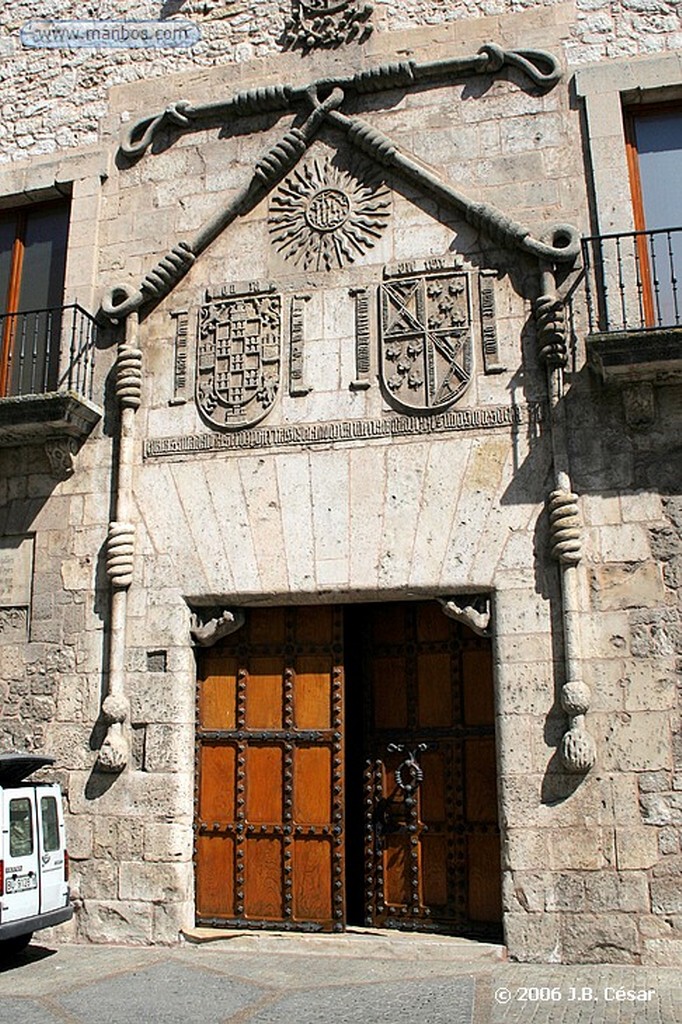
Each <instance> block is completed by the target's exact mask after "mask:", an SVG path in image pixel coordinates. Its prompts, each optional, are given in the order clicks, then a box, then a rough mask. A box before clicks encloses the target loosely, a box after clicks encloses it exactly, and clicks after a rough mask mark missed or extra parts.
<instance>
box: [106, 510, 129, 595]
mask: <svg viewBox="0 0 682 1024" xmlns="http://www.w3.org/2000/svg"><path fill="white" fill-rule="evenodd" d="M134 550H135V526H134V524H133V523H121V522H112V523H109V534H108V536H107V576H108V577H109V579H110V580H111V585H112V587H120V588H127V587H129V586H130V584H131V583H132V581H133V554H134Z"/></svg>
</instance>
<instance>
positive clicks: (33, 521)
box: [0, 0, 682, 964]
mask: <svg viewBox="0 0 682 1024" xmlns="http://www.w3.org/2000/svg"><path fill="white" fill-rule="evenodd" d="M67 6H68V7H69V8H70V9H69V10H68V11H66V12H65V9H64V5H63V4H61V5H59V11H58V12H57V11H55V12H51V11H50V10H49V9H48V10H46V12H45V17H49V16H51V14H52V13H54V15H55V17H57V16H59V17H67V16H69V17H71V16H72V17H79V16H81V15H82V14H83V12H82V10H81V9H80V8H79V6H78V5H67ZM314 6H316V5H312V4H302V3H301V4H292V5H289V4H284V5H268V4H265V5H264V6H263V10H262V11H261V10H260V9H259V13H258V16H257V17H255V16H254V15H253V14H252V12H251V11H250V9H247V8H246V6H245V5H241V4H240V3H234V4H229V5H224V4H205V5H201V10H199V5H192V4H186V5H185V6H184V8H183V10H182V12H181V13H182V15H183V17H187V18H190V19H196V21H197V23H198V24H199V25H200V27H201V30H202V41H201V43H200V44H198V45H197V46H196V47H193V48H192V49H191V50H187V51H183V50H178V51H176V52H173V55H172V57H169V56H168V54H164V53H163V52H162V51H152V50H150V51H137V52H135V53H134V58H133V56H131V54H132V53H133V51H131V52H129V53H125V52H124V51H121V50H111V51H105V50H101V51H96V52H88V53H85V55H83V54H84V51H81V52H80V53H79V52H78V51H75V50H72V51H69V50H64V51H56V52H57V54H58V60H57V61H56V62H55V64H54V65H51V66H50V67H51V68H52V67H54V72H53V71H52V70H49V73H48V72H47V71H46V74H45V75H44V76H43V75H42V71H45V70H46V68H47V66H48V63H49V62H48V57H49V56H50V52H51V51H41V50H39V49H28V48H22V47H21V45H20V43H19V42H18V36H17V30H18V27H19V26H20V25H21V24H22V22H23V21H25V20H28V19H29V17H32V12H29V11H28V10H24V7H25V5H24V4H22V3H21V2H19V3H17V4H14V5H13V6H12V10H11V11H9V10H7V11H6V12H4V13H2V14H0V31H2V35H0V50H2V52H3V55H4V59H5V63H4V65H3V66H4V67H6V68H10V69H11V74H12V78H11V79H10V80H9V85H8V89H9V92H10V94H11V96H10V100H11V102H12V103H13V104H16V106H15V107H14V113H13V114H12V116H11V117H7V118H6V119H5V122H4V127H3V129H2V135H0V149H1V152H2V157H1V158H2V159H3V160H4V163H3V164H2V165H0V197H1V199H2V202H1V204H0V218H1V217H2V216H3V212H4V211H7V210H10V211H13V210H15V209H16V208H19V207H23V206H25V205H26V204H27V203H28V202H30V203H32V204H34V203H36V204H37V203H39V202H42V201H47V200H49V201H52V200H56V199H58V198H59V197H60V196H67V197H68V200H69V203H70V214H69V216H70V229H69V243H68V253H67V259H66V267H65V289H64V303H65V304H66V303H68V302H71V301H73V300H75V299H77V300H78V302H79V304H80V305H81V306H82V307H83V308H84V309H85V310H86V311H87V312H88V313H91V314H93V316H94V315H95V314H97V317H96V322H97V325H98V328H97V330H98V334H97V338H98V340H97V351H96V361H95V370H94V387H93V391H92V395H91V396H89V395H81V396H77V397H79V400H80V399H82V403H83V409H84V410H86V411H85V412H83V413H82V416H81V418H82V427H79V429H78V430H76V428H75V427H74V426H73V424H72V422H71V421H70V422H68V423H67V422H65V421H63V420H60V421H59V422H55V421H53V420H50V421H49V423H48V421H46V419H45V417H43V420H42V421H41V424H40V428H39V429H38V427H36V426H35V424H31V423H29V424H28V425H22V426H21V430H20V429H19V428H18V427H17V425H16V424H14V425H13V426H12V428H11V429H10V426H9V425H8V426H7V430H6V433H5V434H2V430H3V429H5V428H4V427H3V424H2V423H0V443H1V444H2V447H0V534H1V537H0V561H1V564H2V566H3V572H4V576H3V580H2V581H0V707H1V708H2V715H1V717H0V745H1V746H2V747H3V748H6V749H28V750H41V751H46V752H48V753H50V754H52V755H54V756H55V757H56V759H57V766H56V767H57V773H58V776H59V779H60V781H61V783H62V786H63V789H64V792H65V795H66V804H67V807H66V809H67V832H68V836H69V849H70V856H71V865H72V888H73V896H74V900H75V902H76V907H77V913H76V916H75V919H74V922H73V924H72V925H70V926H69V928H70V929H71V930H70V931H68V929H61V931H60V934H62V935H65V934H68V935H69V936H70V937H71V938H75V939H78V940H82V941H92V942H114V941H126V942H137V943H173V942H176V941H177V940H178V936H179V934H180V932H181V931H182V930H183V929H188V928H191V927H192V926H193V925H194V924H195V922H196V921H197V920H200V921H202V922H208V923H212V924H221V925H224V926H227V927H234V926H241V927H276V928H287V927H291V928H306V929H307V928H323V929H328V930H334V929H335V930H340V929H343V928H344V927H345V926H346V925H347V924H348V923H359V922H362V921H363V920H364V921H367V922H368V923H371V924H378V925H380V926H386V927H397V928H410V927H418V928H419V929H423V930H430V929H432V928H434V929H435V928H438V927H442V928H444V929H446V930H450V931H454V932H460V933H463V934H472V933H473V934H479V935H483V934H486V935H491V934H492V935H498V936H503V938H504V941H505V942H506V944H507V946H508V949H509V953H510V956H511V957H513V958H516V959H519V960H529V961H553V962H557V961H561V962H595V961H600V960H607V961H610V962H615V963H632V964H637V963H665V964H674V963H680V961H681V958H682V932H681V931H680V922H681V921H682V917H681V915H680V907H679V897H678V893H679V883H680V857H681V852H680V839H681V836H682V818H681V815H682V783H681V781H680V780H681V778H682V775H681V774H680V773H681V763H682V762H681V758H682V746H681V740H680V692H681V691H680V687H679V668H680V656H681V653H682V652H681V651H680V639H681V637H682V630H681V626H680V580H681V578H682V575H681V572H680V565H681V564H682V563H681V561H680V559H681V558H682V555H681V553H680V526H681V522H682V509H681V507H680V499H679V482H680V481H679V468H678V467H679V454H680V442H679V437H680V427H681V426H682V424H681V423H680V418H681V416H680V410H681V408H682V403H680V401H679V397H680V396H679V388H680V383H679V379H678V377H677V376H676V374H675V372H672V373H671V372H669V367H666V371H665V373H660V374H659V375H658V376H657V375H656V373H655V368H654V370H653V371H652V376H651V377H650V378H648V379H647V380H646V381H645V382H644V388H643V389H642V387H640V385H639V384H638V383H637V382H635V385H633V384H632V381H629V382H628V387H632V386H635V387H636V388H637V389H638V390H636V391H632V390H629V391H628V390H627V389H625V391H624V390H623V387H621V386H620V385H619V384H618V383H617V382H616V383H613V382H611V381H607V382H606V383H605V382H604V380H602V379H601V378H600V377H599V376H598V375H597V374H596V373H594V372H593V371H592V370H591V369H590V368H589V367H588V365H587V356H586V351H587V340H588V336H589V332H590V327H589V322H590V321H589V319H588V316H589V313H590V310H589V308H588V302H587V297H586V292H585V281H584V277H585V275H584V273H583V263H582V260H583V255H582V252H583V250H582V247H581V236H587V235H591V234H593V233H594V232H596V231H597V230H600V231H602V232H604V233H606V232H607V231H608V230H609V228H612V229H613V230H614V231H615V230H618V231H621V230H622V231H623V232H626V231H628V230H630V229H631V228H632V226H633V224H634V221H633V219H632V218H633V214H632V204H631V200H630V198H629V197H626V199H627V204H626V205H627V212H624V209H625V208H624V207H623V202H624V201H625V200H624V192H623V189H624V188H625V185H627V162H626V156H625V141H624V137H623V127H622V118H621V116H620V107H619V104H620V103H621V102H625V103H627V102H629V98H630V97H631V96H632V95H633V93H634V91H635V90H636V89H637V87H638V82H639V81H641V82H642V83H643V86H642V88H643V89H645V99H647V98H651V99H652V100H655V101H656V102H661V101H670V102H678V101H679V97H680V95H682V78H680V73H679V57H678V51H679V45H680V39H681V38H682V37H681V36H680V30H681V26H680V16H679V12H678V11H677V10H676V9H674V8H675V5H672V4H669V5H667V7H666V11H665V12H663V11H661V12H660V16H659V17H658V18H657V19H656V20H655V22H654V20H652V19H653V15H652V14H650V13H648V12H639V13H637V12H634V11H632V10H631V9H630V8H626V6H624V5H618V4H609V5H606V4H603V5H599V4H597V5H595V4H590V8H589V11H588V10H587V9H586V8H583V7H582V6H580V5H578V7H577V8H576V7H575V5H573V4H565V3H546V4H541V5H537V4H534V5H517V4H514V5H510V4H507V3H505V2H500V3H499V4H492V5H491V4H488V3H485V4H484V3H481V4H467V5H466V9H465V7H464V5H458V4H453V5H449V6H448V9H447V11H445V9H444V7H443V5H442V4H437V3H433V4H430V3H426V2H423V3H422V2H419V3H407V2H403V3H400V4H397V3H388V2H384V0H375V2H374V3H373V4H372V5H371V8H372V9H371V11H366V7H367V6H369V5H362V4H354V3H352V4H346V5H345V7H344V9H345V8H348V9H349V10H350V9H351V8H352V10H353V11H354V12H355V13H356V14H358V17H357V18H355V19H354V18H353V17H349V19H347V20H346V21H345V22H344V26H345V27H340V25H339V23H338V22H334V23H333V24H332V23H331V22H329V23H328V22H325V21H324V18H325V17H327V15H326V14H324V12H321V13H320V12H318V14H317V15H316V17H318V18H321V19H322V20H321V21H319V23H317V22H316V23H315V24H317V28H315V29H314V30H313V29H311V25H312V22H311V23H310V25H309V24H308V21H307V20H306V19H309V18H310V17H311V16H312V14H311V11H310V10H309V8H312V7H314ZM317 6H320V7H322V6H324V5H317ZM663 6H666V5H665V4H664V5H663ZM142 7H143V8H144V10H141V9H140V5H139V4H137V5H135V11H134V12H133V11H132V7H131V5H128V4H126V3H121V4H117V5H116V11H115V12H111V14H112V16H114V14H115V16H116V17H117V18H125V17H138V18H139V17H150V18H151V17H157V16H158V14H159V12H158V10H157V7H156V6H155V5H153V4H146V5H145V4H143V5H142ZM48 8H49V5H48ZM271 8H272V9H271ZM285 8H286V12H285V11H284V9H285ZM512 8H513V9H512ZM304 9H305V10H304ZM358 12H360V13H362V12H364V13H362V18H364V19H365V20H362V18H361V17H360V14H359V13H358ZM312 13H314V12H312ZM107 15H108V12H106V11H105V12H99V13H98V17H106V16H107ZM271 15H272V17H271ZM329 16H330V17H331V15H329ZM287 17H288V18H289V27H288V29H287V28H286V26H285V19H286V18H287ZM313 20H314V19H313ZM363 26H364V28H363ZM370 27H371V31H369V29H370ZM354 29H357V31H354ZM287 32H288V33H289V36H288V37H287V35H286V33H287ZM315 32H319V33H321V35H320V38H319V39H318V38H317V37H315ZM306 33H307V34H306ZM311 33H312V34H311ZM325 33H326V35H325ZM657 53H660V54H662V56H661V57H657V56H656V54H657ZM597 61H600V63H599V64H597V63H595V62H597ZM38 70H40V71H41V74H40V75H39V74H38ZM576 72H578V74H577V78H576ZM29 79H30V80H31V82H32V83H33V84H32V85H31V88H30V89H27V88H26V82H27V81H28V80H29ZM602 86H603V90H604V94H605V95H608V96H611V97H616V101H615V104H616V105H615V106H613V108H612V110H610V111H609V110H607V109H606V106H605V104H600V100H599V96H600V95H601V89H602ZM646 90H648V93H646ZM576 96H577V97H578V99H577V100H576ZM8 102H9V100H8ZM581 104H584V109H583V108H581V107H580V105H581ZM583 115H584V116H583ZM624 182H625V185H624V184H623V183H624ZM593 189H594V190H596V192H595V191H593ZM595 208H597V213H595V212H594V210H595ZM616 217H619V218H621V219H620V220H619V221H618V223H617V224H616V223H613V219H614V218H616ZM595 218H596V223H595ZM609 218H611V221H610V220H609ZM624 279H625V278H623V280H624ZM2 298H3V297H2V296H0V299H2ZM60 358H61V362H60V367H61V370H62V371H63V370H65V369H66V368H67V366H68V364H69V360H70V359H73V358H74V356H73V352H71V351H70V350H69V349H68V345H67V346H65V347H64V350H63V352H62V353H61V357H60ZM626 392H627V393H626ZM37 397H40V396H33V398H37ZM11 400H12V398H11V396H8V397H6V398H0V411H1V409H2V405H3V402H7V401H11ZM36 407H37V406H36ZM86 412H87V415H86ZM36 415H37V414H36ZM98 417H99V418H98ZM86 421H87V422H86ZM79 422H80V421H79ZM5 570H6V571H5ZM5 577H6V579H7V580H8V581H9V582H5ZM344 851H345V860H344ZM258 877H266V878H267V879H268V886H267V887H263V888H259V886H258V883H257V881H254V879H257V878H258ZM306 879H308V881H306ZM311 879H312V880H314V881H310V880H311Z"/></svg>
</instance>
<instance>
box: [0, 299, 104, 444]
mask: <svg viewBox="0 0 682 1024" xmlns="http://www.w3.org/2000/svg"><path fill="white" fill-rule="evenodd" d="M97 334H98V325H97V323H96V321H95V320H94V319H93V318H92V317H91V316H90V315H89V314H88V313H87V312H86V311H85V310H84V309H82V308H81V307H80V306H78V305H76V304H72V305H69V306H56V307H53V308H51V309H35V310H30V311H27V312H21V313H5V314H2V315H0V339H2V349H1V351H2V353H3V358H2V362H1V364H0V395H4V396H5V397H0V447H5V448H6V447H15V446H17V445H24V444H33V443H39V442H45V441H57V440H59V441H61V442H64V443H65V445H66V447H67V449H71V450H72V451H73V450H75V448H77V446H78V445H79V443H80V442H82V441H83V440H84V438H85V437H87V436H88V434H89V433H90V431H91V430H92V428H93V427H94V425H95V424H96V423H97V421H98V420H99V419H100V417H101V411H100V410H99V409H98V408H97V407H96V406H95V405H94V404H93V402H92V391H93V374H94V365H95V350H96V345H97Z"/></svg>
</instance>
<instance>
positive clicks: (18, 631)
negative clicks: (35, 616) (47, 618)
mask: <svg viewBox="0 0 682 1024" xmlns="http://www.w3.org/2000/svg"><path fill="white" fill-rule="evenodd" d="M27 633H28V608H0V644H13V643H22V642H23V641H24V640H25V639H26V636H27Z"/></svg>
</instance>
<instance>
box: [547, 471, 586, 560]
mask: <svg viewBox="0 0 682 1024" xmlns="http://www.w3.org/2000/svg"><path fill="white" fill-rule="evenodd" d="M548 509H549V525H550V533H551V543H552V555H553V556H554V558H556V559H557V561H559V562H563V563H564V564H565V565H577V564H578V562H579V561H580V559H581V557H582V545H581V539H580V535H581V522H580V508H579V506H578V495H577V494H573V493H571V492H569V491H561V490H557V491H552V493H551V494H550V496H549V505H548Z"/></svg>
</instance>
